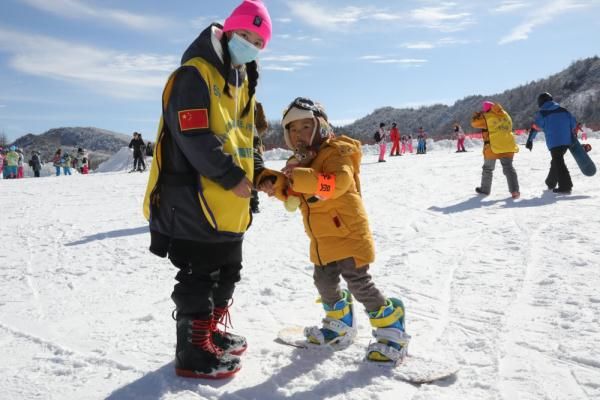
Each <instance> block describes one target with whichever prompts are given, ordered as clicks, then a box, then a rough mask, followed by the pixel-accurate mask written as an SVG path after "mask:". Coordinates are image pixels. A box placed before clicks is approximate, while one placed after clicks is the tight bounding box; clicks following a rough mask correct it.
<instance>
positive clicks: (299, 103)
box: [282, 97, 323, 119]
mask: <svg viewBox="0 0 600 400" xmlns="http://www.w3.org/2000/svg"><path fill="white" fill-rule="evenodd" d="M292 108H299V109H301V110H306V111H312V112H313V114H314V115H315V117H323V112H322V111H321V109H320V108H319V107H317V106H316V105H315V103H314V101H312V100H311V99H307V98H305V97H296V98H295V99H294V101H292V102H291V103H290V105H289V106H288V107H287V108H286V110H285V111H284V113H283V118H282V119H285V117H286V115H288V113H289V112H290V110H291V109H292Z"/></svg>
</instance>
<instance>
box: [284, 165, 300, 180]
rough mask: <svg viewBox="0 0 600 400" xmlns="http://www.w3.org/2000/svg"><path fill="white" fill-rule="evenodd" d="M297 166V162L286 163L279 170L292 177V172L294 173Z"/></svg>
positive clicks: (289, 177)
mask: <svg viewBox="0 0 600 400" xmlns="http://www.w3.org/2000/svg"><path fill="white" fill-rule="evenodd" d="M297 166H298V164H288V165H286V166H285V167H283V169H282V170H281V172H283V174H284V175H285V176H286V177H287V178H288V179H292V174H293V173H294V169H296V167H297Z"/></svg>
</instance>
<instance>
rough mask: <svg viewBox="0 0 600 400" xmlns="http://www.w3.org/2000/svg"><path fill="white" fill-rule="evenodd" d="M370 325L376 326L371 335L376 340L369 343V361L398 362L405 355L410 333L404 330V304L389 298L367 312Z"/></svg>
mask: <svg viewBox="0 0 600 400" xmlns="http://www.w3.org/2000/svg"><path fill="white" fill-rule="evenodd" d="M367 314H368V315H369V320H370V322H371V326H372V327H373V328H376V329H375V330H374V331H373V336H374V337H375V339H376V340H377V342H375V343H371V344H369V347H368V348H367V359H368V360H369V361H376V362H385V363H398V362H400V361H402V359H403V358H404V357H406V355H407V352H408V342H409V341H410V335H408V334H407V333H406V332H405V331H404V304H402V301H401V300H398V299H394V298H389V299H388V300H387V301H386V305H385V306H383V307H381V308H380V309H379V310H377V311H373V312H368V313H367Z"/></svg>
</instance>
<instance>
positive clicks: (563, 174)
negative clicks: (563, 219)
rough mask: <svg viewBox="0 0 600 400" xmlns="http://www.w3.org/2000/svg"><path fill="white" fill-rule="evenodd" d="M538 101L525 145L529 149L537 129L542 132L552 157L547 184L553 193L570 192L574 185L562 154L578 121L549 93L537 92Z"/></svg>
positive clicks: (565, 150)
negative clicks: (531, 127) (532, 124)
mask: <svg viewBox="0 0 600 400" xmlns="http://www.w3.org/2000/svg"><path fill="white" fill-rule="evenodd" d="M537 104H538V107H539V108H540V110H539V111H538V112H537V113H536V114H535V124H534V127H533V128H534V129H533V130H532V131H531V133H530V135H529V137H528V138H527V143H526V145H525V147H527V148H528V149H529V150H531V149H532V148H533V140H534V139H535V137H536V136H537V131H543V132H544V137H545V139H546V146H547V147H548V150H550V155H551V156H552V161H550V171H548V176H547V177H546V186H547V187H548V190H552V191H553V192H554V193H564V194H569V193H571V190H572V188H573V181H572V180H571V174H570V173H569V169H568V168H567V164H565V159H564V157H565V153H566V152H567V150H568V149H569V146H571V144H572V143H573V136H574V135H575V134H576V133H575V128H576V126H577V122H576V120H575V117H574V116H573V115H572V114H571V113H570V112H569V111H567V110H566V109H565V108H563V107H561V106H560V104H558V103H557V102H555V101H554V100H553V98H552V95H551V94H550V93H547V92H546V93H542V94H540V95H539V96H538V98H537ZM557 184H558V187H556V185H557Z"/></svg>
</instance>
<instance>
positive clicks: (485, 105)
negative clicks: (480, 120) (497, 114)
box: [481, 100, 494, 112]
mask: <svg viewBox="0 0 600 400" xmlns="http://www.w3.org/2000/svg"><path fill="white" fill-rule="evenodd" d="M493 105H494V103H492V102H491V101H487V100H486V101H484V102H483V105H482V106H481V109H482V110H483V112H488V111H490V110H491V109H492V106H493Z"/></svg>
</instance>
